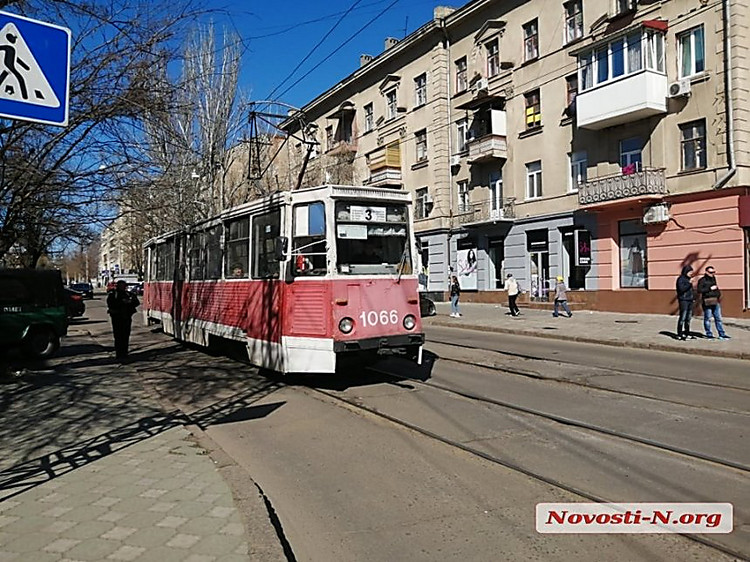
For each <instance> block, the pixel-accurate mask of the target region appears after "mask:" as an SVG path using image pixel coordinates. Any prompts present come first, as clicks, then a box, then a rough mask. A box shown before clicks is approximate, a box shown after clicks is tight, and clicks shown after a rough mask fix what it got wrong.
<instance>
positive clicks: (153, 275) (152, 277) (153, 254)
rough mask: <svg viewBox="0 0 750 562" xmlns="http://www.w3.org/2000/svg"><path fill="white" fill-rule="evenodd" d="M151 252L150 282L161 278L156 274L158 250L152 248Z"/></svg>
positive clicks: (154, 247)
mask: <svg viewBox="0 0 750 562" xmlns="http://www.w3.org/2000/svg"><path fill="white" fill-rule="evenodd" d="M150 249H151V252H150V254H149V267H148V280H149V281H156V280H157V279H158V278H159V277H158V276H157V273H156V271H157V270H156V256H157V253H156V252H157V250H156V246H151V248H150Z"/></svg>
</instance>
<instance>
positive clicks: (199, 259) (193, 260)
mask: <svg viewBox="0 0 750 562" xmlns="http://www.w3.org/2000/svg"><path fill="white" fill-rule="evenodd" d="M188 255H189V256H190V279H191V280H192V281H195V280H199V281H200V280H201V279H204V271H205V264H206V233H205V232H196V233H195V234H193V235H192V236H191V237H190V253H189V254H188Z"/></svg>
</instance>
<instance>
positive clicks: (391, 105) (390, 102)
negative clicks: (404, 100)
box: [385, 90, 398, 119]
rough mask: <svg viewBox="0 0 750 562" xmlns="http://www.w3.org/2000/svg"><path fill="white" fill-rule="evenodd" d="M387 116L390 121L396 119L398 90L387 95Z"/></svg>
mask: <svg viewBox="0 0 750 562" xmlns="http://www.w3.org/2000/svg"><path fill="white" fill-rule="evenodd" d="M385 105H386V115H387V118H388V119H394V118H395V117H396V113H397V111H398V100H397V99H396V90H391V91H390V92H386V93H385Z"/></svg>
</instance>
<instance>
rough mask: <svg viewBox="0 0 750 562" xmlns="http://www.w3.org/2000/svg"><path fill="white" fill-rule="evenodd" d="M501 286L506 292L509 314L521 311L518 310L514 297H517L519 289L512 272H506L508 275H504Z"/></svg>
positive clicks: (517, 313) (513, 314) (518, 313)
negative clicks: (503, 281) (503, 283)
mask: <svg viewBox="0 0 750 562" xmlns="http://www.w3.org/2000/svg"><path fill="white" fill-rule="evenodd" d="M503 288H504V289H505V290H506V291H507V292H508V308H509V309H510V315H511V316H518V315H520V314H521V311H520V310H518V305H517V304H516V299H517V298H518V293H520V292H521V291H520V289H519V288H518V281H516V278H515V277H513V274H512V273H508V275H507V276H506V279H505V285H504V286H503Z"/></svg>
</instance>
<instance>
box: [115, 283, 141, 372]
mask: <svg viewBox="0 0 750 562" xmlns="http://www.w3.org/2000/svg"><path fill="white" fill-rule="evenodd" d="M140 304H141V303H140V302H139V301H138V297H136V296H135V295H134V294H133V293H131V292H130V291H128V284H127V283H126V282H125V281H118V282H117V285H116V286H115V290H114V291H111V292H110V293H109V294H108V295H107V312H108V313H109V316H110V317H111V318H112V333H113V335H114V337H115V357H117V359H125V358H127V356H128V343H129V340H130V326H131V323H132V320H133V318H132V317H133V314H135V309H136V307H138V305H140Z"/></svg>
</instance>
